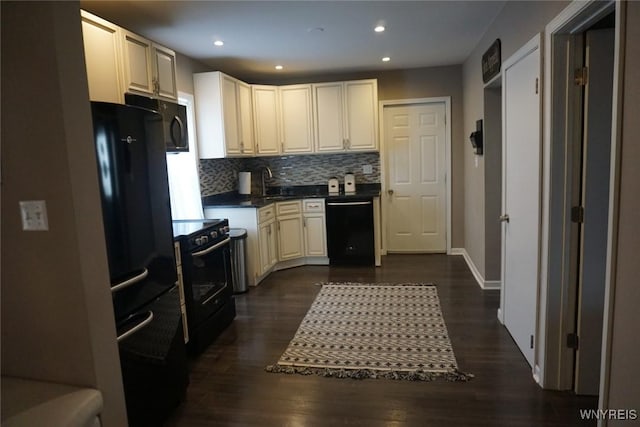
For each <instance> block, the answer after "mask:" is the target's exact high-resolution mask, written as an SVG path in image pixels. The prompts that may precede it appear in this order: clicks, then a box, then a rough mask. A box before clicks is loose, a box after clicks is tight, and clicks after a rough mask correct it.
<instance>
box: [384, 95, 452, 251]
mask: <svg viewBox="0 0 640 427" xmlns="http://www.w3.org/2000/svg"><path fill="white" fill-rule="evenodd" d="M445 112H446V108H445V104H444V102H437V103H429V104H416V105H398V106H389V107H385V109H384V128H385V141H386V143H385V145H386V149H387V161H388V165H389V166H388V170H389V173H388V176H389V185H388V187H387V189H388V195H389V197H387V200H388V206H387V212H388V218H389V220H388V221H387V237H388V239H387V246H388V249H387V250H388V251H389V252H446V250H447V236H446V229H447V225H446V209H447V203H446V139H445V138H446V126H447V125H446V120H445Z"/></svg>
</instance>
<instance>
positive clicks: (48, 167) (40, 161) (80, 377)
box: [2, 2, 126, 427]
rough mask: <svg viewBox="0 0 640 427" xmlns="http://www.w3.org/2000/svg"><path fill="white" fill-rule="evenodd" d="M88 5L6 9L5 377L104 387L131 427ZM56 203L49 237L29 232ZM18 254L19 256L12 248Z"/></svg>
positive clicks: (112, 419)
mask: <svg viewBox="0 0 640 427" xmlns="http://www.w3.org/2000/svg"><path fill="white" fill-rule="evenodd" d="M82 52H83V49H82V39H81V27H80V13H79V5H78V3H77V2H60V3H54V2H43V3H29V2H15V3H7V2H3V3H2V179H3V182H2V248H3V251H2V266H3V268H2V374H3V375H9V376H17V377H25V378H31V379H37V380H44V381H53V382H60V383H66V384H72V385H77V386H88V387H94V388H98V389H99V390H100V391H101V392H102V393H103V397H104V400H105V411H104V418H103V423H104V425H105V426H114V427H116V426H122V425H125V423H126V415H125V409H124V398H123V394H122V381H121V374H120V366H119V359H118V353H117V351H118V350H117V344H116V340H115V326H114V324H115V322H114V318H113V309H112V306H111V296H110V293H109V274H108V266H107V259H106V253H105V249H104V247H105V246H104V235H103V231H102V214H101V207H100V199H99V193H98V182H97V171H96V164H95V152H94V148H93V143H92V140H93V137H92V126H91V116H90V110H89V102H88V100H89V95H88V89H87V80H86V72H85V67H84V58H83V57H82ZM20 200H45V201H46V203H47V208H48V217H49V231H46V232H44V231H38V232H34V231H32V232H25V231H22V229H21V220H20V212H19V209H18V201H20ZM8 248H10V250H7V249H8Z"/></svg>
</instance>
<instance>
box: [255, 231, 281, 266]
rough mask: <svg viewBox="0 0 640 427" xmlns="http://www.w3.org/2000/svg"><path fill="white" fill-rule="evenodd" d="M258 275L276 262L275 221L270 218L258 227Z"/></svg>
mask: <svg viewBox="0 0 640 427" xmlns="http://www.w3.org/2000/svg"><path fill="white" fill-rule="evenodd" d="M258 248H259V259H260V264H259V268H260V270H259V273H258V275H259V276H262V275H263V274H265V273H267V272H268V271H269V270H270V269H271V268H272V267H273V266H274V265H276V263H277V262H278V251H277V245H276V221H275V220H274V219H271V220H270V221H268V222H266V223H265V224H260V225H259V227H258Z"/></svg>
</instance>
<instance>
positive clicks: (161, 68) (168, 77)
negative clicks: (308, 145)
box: [153, 44, 178, 99]
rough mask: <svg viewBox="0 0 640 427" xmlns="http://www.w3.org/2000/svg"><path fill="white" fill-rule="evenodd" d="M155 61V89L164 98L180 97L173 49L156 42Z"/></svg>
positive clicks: (154, 48)
mask: <svg viewBox="0 0 640 427" xmlns="http://www.w3.org/2000/svg"><path fill="white" fill-rule="evenodd" d="M153 55H154V58H153V59H154V62H155V70H154V71H155V76H154V80H155V81H154V83H155V87H154V91H155V93H156V95H158V96H162V97H164V98H170V99H178V87H177V84H176V54H175V52H174V51H172V50H171V49H167V48H166V47H163V46H160V45H157V44H154V45H153Z"/></svg>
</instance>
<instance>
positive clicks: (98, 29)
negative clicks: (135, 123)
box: [80, 10, 124, 104]
mask: <svg viewBox="0 0 640 427" xmlns="http://www.w3.org/2000/svg"><path fill="white" fill-rule="evenodd" d="M80 14H81V16H82V38H83V39H84V58H85V62H86V67H87V79H88V81H89V99H91V101H103V102H113V103H116V104H121V103H122V102H123V101H124V90H123V89H122V77H121V75H120V70H121V55H120V37H121V36H120V28H119V27H118V26H117V25H113V24H112V23H110V22H108V21H105V20H104V19H102V18H98V17H97V16H95V15H92V14H90V13H88V12H86V11H84V10H82V11H81V12H80Z"/></svg>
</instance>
